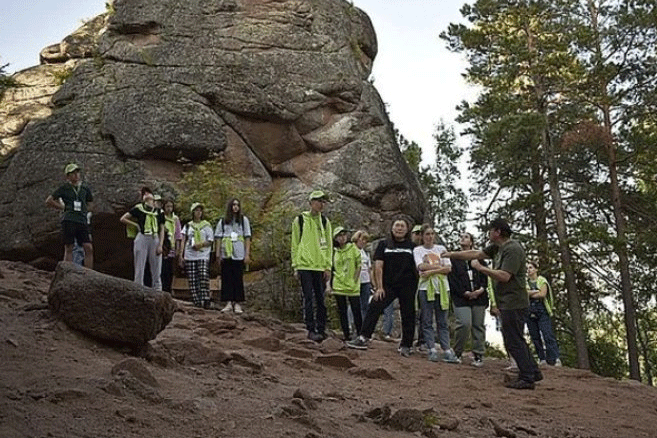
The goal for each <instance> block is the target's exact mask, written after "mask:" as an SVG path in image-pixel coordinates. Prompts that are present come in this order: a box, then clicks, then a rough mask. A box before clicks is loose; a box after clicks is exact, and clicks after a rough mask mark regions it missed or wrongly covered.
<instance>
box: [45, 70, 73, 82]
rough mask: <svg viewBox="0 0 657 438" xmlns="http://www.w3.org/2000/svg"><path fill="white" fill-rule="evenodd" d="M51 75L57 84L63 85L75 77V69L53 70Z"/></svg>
mask: <svg viewBox="0 0 657 438" xmlns="http://www.w3.org/2000/svg"><path fill="white" fill-rule="evenodd" d="M50 74H51V75H52V76H53V77H54V78H55V84H57V85H62V84H64V82H66V81H67V80H68V78H70V77H71V76H72V75H73V69H72V68H67V67H64V68H61V69H56V70H53V71H52V72H51V73H50Z"/></svg>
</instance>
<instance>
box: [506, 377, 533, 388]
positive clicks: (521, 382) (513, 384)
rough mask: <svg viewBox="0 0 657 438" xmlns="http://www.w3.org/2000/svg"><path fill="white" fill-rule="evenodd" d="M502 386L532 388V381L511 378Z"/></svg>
mask: <svg viewBox="0 0 657 438" xmlns="http://www.w3.org/2000/svg"><path fill="white" fill-rule="evenodd" d="M504 386H506V387H507V388H510V389H534V388H535V386H534V382H528V381H526V380H520V379H518V380H513V381H511V382H508V383H505V384H504Z"/></svg>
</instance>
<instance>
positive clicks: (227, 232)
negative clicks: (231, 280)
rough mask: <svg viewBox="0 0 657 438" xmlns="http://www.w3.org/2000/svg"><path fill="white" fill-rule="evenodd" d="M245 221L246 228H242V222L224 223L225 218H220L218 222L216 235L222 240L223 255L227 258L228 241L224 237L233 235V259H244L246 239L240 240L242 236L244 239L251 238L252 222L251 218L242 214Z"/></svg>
mask: <svg viewBox="0 0 657 438" xmlns="http://www.w3.org/2000/svg"><path fill="white" fill-rule="evenodd" d="M242 218H243V222H244V228H243V229H242V224H241V223H233V224H226V225H224V220H223V219H219V222H217V227H216V228H215V230H214V237H216V238H217V239H219V240H221V243H219V242H217V244H220V245H221V257H222V258H226V254H227V251H226V242H224V241H223V238H224V237H231V238H232V242H233V257H232V259H233V260H244V256H245V255H246V248H245V246H244V240H239V237H240V236H241V237H242V238H243V239H246V238H251V224H250V223H249V218H248V217H246V216H242Z"/></svg>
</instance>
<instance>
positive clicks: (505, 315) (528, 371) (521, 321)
mask: <svg viewBox="0 0 657 438" xmlns="http://www.w3.org/2000/svg"><path fill="white" fill-rule="evenodd" d="M527 315H528V312H527V309H526V308H525V309H514V310H502V309H500V318H501V319H502V338H503V339H504V346H505V347H506V350H507V351H508V352H509V354H510V355H511V357H512V358H513V359H514V360H515V361H516V364H517V365H518V378H519V379H520V380H524V381H526V382H534V375H535V374H536V373H537V372H538V366H537V365H536V361H535V360H534V358H533V357H532V355H531V354H530V353H529V347H528V346H527V342H526V341H525V336H524V331H525V321H526V319H527Z"/></svg>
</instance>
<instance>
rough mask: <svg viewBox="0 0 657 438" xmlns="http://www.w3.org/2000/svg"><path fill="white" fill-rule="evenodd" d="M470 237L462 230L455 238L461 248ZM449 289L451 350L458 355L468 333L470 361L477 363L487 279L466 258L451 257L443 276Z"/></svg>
mask: <svg viewBox="0 0 657 438" xmlns="http://www.w3.org/2000/svg"><path fill="white" fill-rule="evenodd" d="M473 244H474V241H473V237H472V234H470V233H462V234H461V237H460V239H459V245H460V247H461V251H469V250H471V249H473ZM447 278H448V280H449V292H450V294H451V297H452V302H453V303H454V316H455V317H456V329H455V331H454V351H455V352H456V355H457V356H458V357H459V358H460V357H461V355H462V354H463V350H464V349H465V344H466V342H467V340H468V338H469V337H470V334H472V353H473V354H474V359H473V360H472V362H471V364H472V365H473V366H475V367H481V366H483V364H484V352H485V351H486V324H485V320H486V308H487V307H488V293H487V292H486V289H487V284H488V279H487V277H486V276H485V275H484V274H482V273H481V272H479V271H477V270H476V269H474V268H473V267H472V266H470V263H469V262H468V261H466V260H458V259H454V260H452V272H450V273H449V275H448V276H447Z"/></svg>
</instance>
